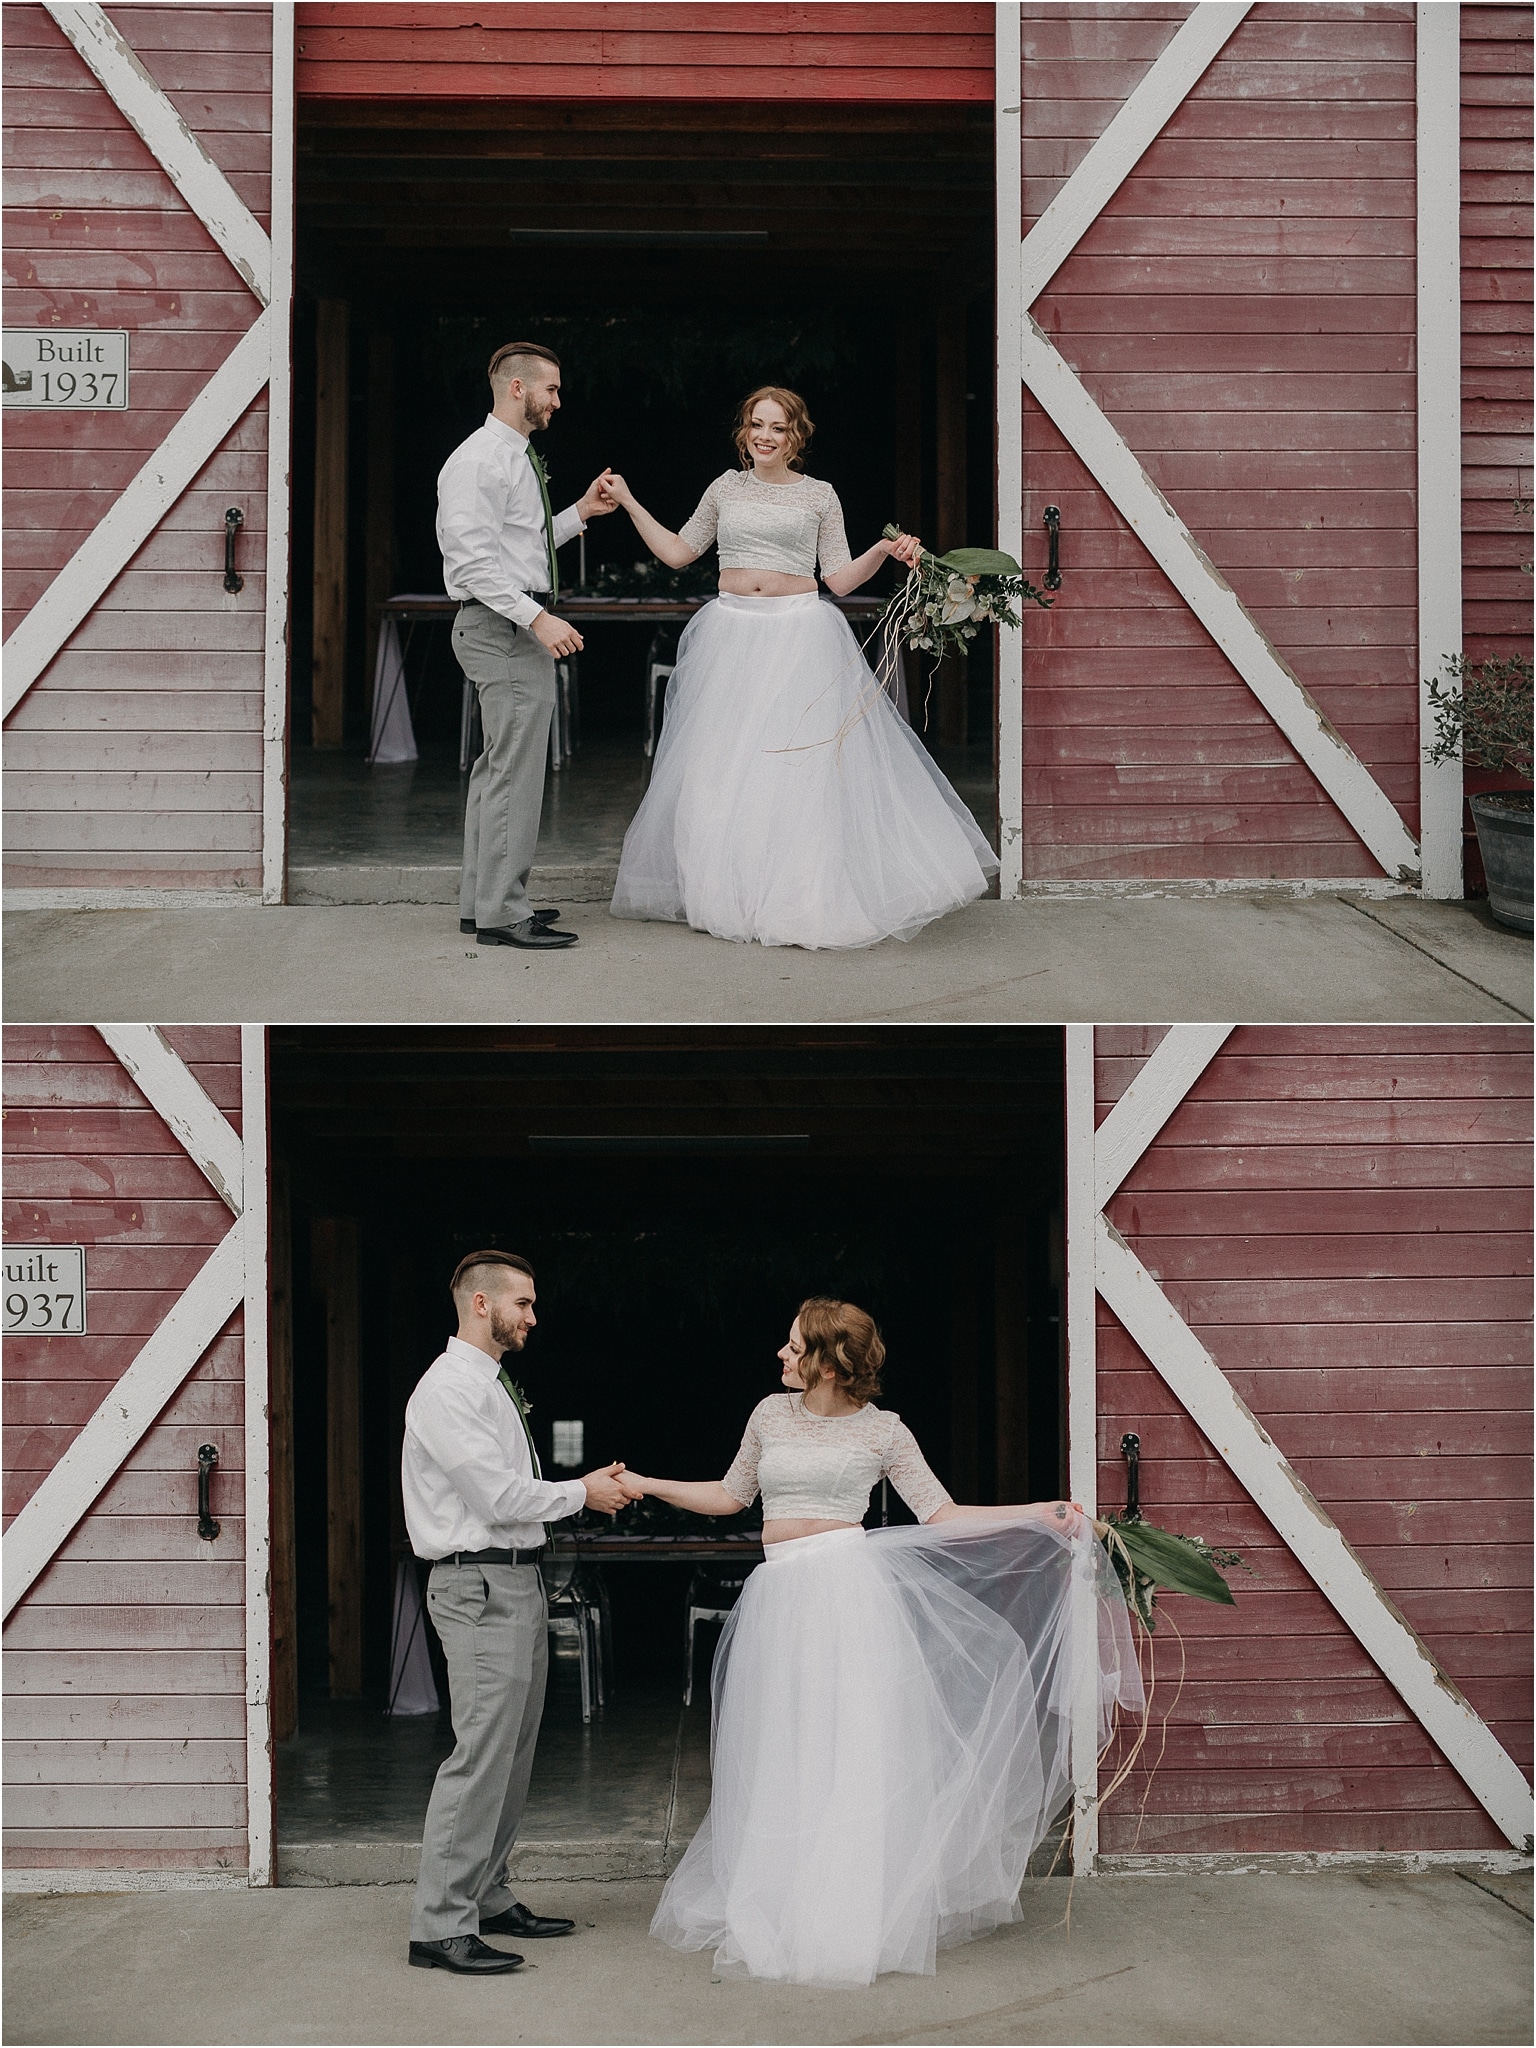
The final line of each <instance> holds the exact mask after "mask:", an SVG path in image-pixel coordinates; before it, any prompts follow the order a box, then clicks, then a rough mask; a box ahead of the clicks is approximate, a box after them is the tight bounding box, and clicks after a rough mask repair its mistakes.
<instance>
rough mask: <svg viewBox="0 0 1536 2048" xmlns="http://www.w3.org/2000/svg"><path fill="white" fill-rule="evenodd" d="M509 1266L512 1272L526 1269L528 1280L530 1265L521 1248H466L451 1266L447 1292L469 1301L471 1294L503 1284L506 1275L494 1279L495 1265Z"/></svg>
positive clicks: (483, 1291) (531, 1275)
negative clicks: (467, 1250)
mask: <svg viewBox="0 0 1536 2048" xmlns="http://www.w3.org/2000/svg"><path fill="white" fill-rule="evenodd" d="M499 1266H500V1267H506V1266H510V1267H511V1269H512V1271H513V1272H514V1273H526V1274H527V1275H528V1278H529V1279H530V1280H531V1279H532V1278H533V1277H534V1275H533V1268H532V1266H530V1265H529V1263H528V1261H527V1260H526V1259H525V1258H524V1257H523V1255H522V1253H521V1252H497V1251H486V1252H468V1253H466V1254H465V1256H464V1257H463V1258H462V1259H460V1261H459V1263H458V1264H457V1265H456V1266H455V1267H454V1269H453V1278H452V1279H451V1280H450V1281H449V1282H448V1292H449V1293H450V1294H451V1295H452V1296H453V1298H454V1300H455V1301H456V1302H461V1303H462V1302H465V1301H468V1299H469V1297H470V1296H471V1295H472V1294H489V1293H490V1292H491V1291H492V1289H493V1288H495V1287H497V1286H498V1285H500V1286H503V1287H505V1286H506V1285H507V1282H506V1280H505V1278H503V1279H502V1280H500V1281H499V1282H498V1280H497V1279H496V1269H497V1267H499Z"/></svg>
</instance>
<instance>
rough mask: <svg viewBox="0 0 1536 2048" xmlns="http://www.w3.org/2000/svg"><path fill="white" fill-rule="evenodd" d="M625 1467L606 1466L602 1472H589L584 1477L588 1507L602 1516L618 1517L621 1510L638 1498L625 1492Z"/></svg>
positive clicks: (583, 1482) (583, 1483)
mask: <svg viewBox="0 0 1536 2048" xmlns="http://www.w3.org/2000/svg"><path fill="white" fill-rule="evenodd" d="M623 1474H624V1467H623V1466H622V1465H605V1466H604V1467H603V1468H602V1470H601V1471H600V1472H588V1473H585V1474H584V1475H583V1477H582V1482H581V1483H582V1485H583V1486H584V1487H585V1488H586V1492H587V1506H588V1507H589V1508H595V1509H596V1510H597V1512H598V1514H600V1515H616V1514H617V1513H618V1512H619V1509H620V1508H625V1507H628V1506H629V1503H630V1502H631V1501H632V1500H634V1499H635V1498H637V1496H636V1495H635V1494H633V1493H629V1492H627V1491H626V1490H625V1486H624V1479H623V1476H622V1475H623Z"/></svg>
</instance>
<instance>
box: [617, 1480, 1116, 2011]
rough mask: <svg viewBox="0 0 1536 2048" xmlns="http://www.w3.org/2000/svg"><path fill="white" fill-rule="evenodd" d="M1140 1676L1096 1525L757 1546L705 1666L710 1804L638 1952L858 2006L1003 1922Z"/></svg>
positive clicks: (891, 1532) (1071, 1522)
mask: <svg viewBox="0 0 1536 2048" xmlns="http://www.w3.org/2000/svg"><path fill="white" fill-rule="evenodd" d="M1083 1684H1087V1685H1091V1686H1093V1687H1095V1688H1096V1689H1097V1697H1098V1701H1099V1713H1100V1739H1101V1746H1102V1743H1103V1741H1105V1740H1107V1738H1108V1734H1109V1728H1110V1720H1111V1716H1112V1714H1113V1710H1114V1708H1115V1706H1116V1704H1120V1705H1122V1706H1126V1707H1134V1708H1137V1709H1139V1708H1140V1705H1141V1697H1142V1695H1141V1677H1140V1673H1139V1670H1138V1668H1137V1663H1136V1657H1135V1652H1134V1649H1133V1646H1132V1641H1131V1632H1130V1624H1129V1618H1128V1616H1127V1613H1126V1608H1125V1602H1124V1600H1123V1598H1122V1597H1121V1594H1120V1589H1119V1584H1118V1581H1117V1580H1116V1579H1115V1576H1114V1572H1113V1570H1112V1569H1111V1567H1110V1566H1109V1564H1108V1561H1107V1559H1106V1558H1105V1557H1104V1553H1103V1549H1102V1546H1101V1545H1100V1544H1099V1543H1098V1541H1097V1540H1096V1539H1095V1537H1094V1535H1093V1531H1092V1526H1091V1524H1090V1523H1088V1522H1087V1521H1086V1520H1085V1519H1084V1518H1083V1516H1081V1515H1080V1514H1078V1513H1076V1512H1075V1511H1070V1510H1069V1511H1068V1514H1067V1517H1066V1519H1065V1520H1063V1521H1058V1520H1055V1519H1054V1518H1053V1517H1052V1514H1051V1511H1050V1510H1049V1509H1042V1510H1041V1511H1040V1514H1039V1516H1038V1518H1031V1519H1029V1520H1025V1521H1017V1520H1015V1521H1009V1522H992V1521H987V1522H978V1521H971V1520H964V1521H951V1522H944V1523H940V1524H939V1525H938V1526H937V1527H934V1528H927V1527H923V1528H901V1529H880V1530H875V1531H871V1532H868V1533H866V1532H865V1531H864V1530H863V1529H838V1530H833V1531H831V1532H830V1533H828V1534H826V1535H822V1536H807V1537H803V1538H801V1539H799V1540H798V1541H794V1542H789V1543H776V1544H771V1545H769V1547H768V1552H767V1559H766V1562H765V1563H764V1564H763V1565H762V1566H761V1567H760V1568H759V1569H758V1570H757V1571H755V1572H753V1574H752V1575H751V1577H750V1578H749V1579H748V1581H747V1584H746V1586H745V1588H744V1590H743V1592H742V1595H741V1599H740V1601H739V1602H738V1604H737V1606H736V1608H735V1610H734V1611H733V1613H732V1614H731V1616H730V1618H729V1620H728V1621H727V1622H726V1624H725V1628H724V1631H723V1633H722V1635H721V1639H720V1646H719V1649H718V1650H717V1652H716V1655H715V1665H714V1679H713V1686H714V1728H713V1740H712V1746H711V1763H712V1769H713V1779H714V1782H713V1793H712V1800H711V1804H710V1809H709V1812H708V1814H707V1815H706V1816H705V1819H704V1823H703V1825H702V1826H701V1827H700V1829H699V1832H698V1833H697V1835H695V1837H694V1839H693V1841H692V1842H691V1843H690V1845H689V1847H688V1849H687V1852H686V1853H685V1855H684V1857H683V1860H682V1862H681V1863H680V1864H679V1865H678V1867H677V1869H676V1870H675V1871H674V1872H673V1874H672V1876H671V1877H670V1878H669V1879H668V1881H667V1885H666V1888H665V1890H664V1891H663V1892H662V1895H661V1902H660V1904H659V1905H658V1907H657V1909H656V1915H655V1918H654V1919H653V1921H652V1923H651V1932H652V1934H654V1935H657V1936H658V1937H659V1938H660V1939H661V1940H663V1941H665V1942H669V1943H670V1944H671V1945H672V1946H673V1947H674V1948H680V1949H701V1948H713V1949H714V1951H715V1965H716V1967H717V1969H719V1970H721V1971H722V1972H724V1973H726V1974H729V1975H750V1976H753V1977H769V1978H779V1979H784V1980H788V1981H790V1982H793V1983H800V1984H836V1985H860V1984H868V1983H870V1982H871V1981H872V1980H873V1979H874V1978H875V1977H876V1976H877V1975H879V1973H880V1972H882V1971H885V1970H906V1971H913V1972H919V1973H927V1972H932V1970H933V1968H934V1956H935V1953H936V1951H937V1950H938V1949H940V1948H945V1947H948V1946H951V1945H952V1944H954V1943H957V1942H962V1941H968V1940H970V1939H972V1938H973V1937H974V1936H976V1935H978V1934H983V1933H986V1932H987V1931H988V1930H989V1929H991V1928H993V1927H997V1926H999V1925H1001V1924H1002V1923H1004V1922H1006V1921H1011V1920H1016V1919H1017V1918H1018V1917H1019V1906H1018V1894H1019V1887H1020V1885H1021V1884H1022V1882H1023V1879H1024V1876H1025V1872H1026V1868H1027V1865H1028V1862H1029V1857H1030V1854H1031V1852H1032V1851H1033V1850H1034V1849H1035V1847H1036V1846H1037V1844H1038V1843H1039V1842H1040V1841H1041V1840H1042V1839H1043V1838H1044V1836H1045V1834H1046V1832H1047V1831H1048V1829H1049V1828H1050V1826H1051V1823H1052V1822H1053V1820H1054V1819H1055V1818H1056V1817H1057V1815H1058V1814H1059V1813H1060V1812H1061V1810H1062V1808H1063V1806H1064V1805H1065V1804H1066V1802H1067V1800H1068V1799H1069V1797H1070V1794H1071V1782H1072V1780H1071V1765H1070V1756H1069V1729H1070V1724H1071V1718H1072V1707H1073V1701H1074V1699H1075V1698H1076V1697H1077V1696H1078V1688H1079V1686H1080V1685H1083Z"/></svg>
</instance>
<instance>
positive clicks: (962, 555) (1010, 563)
mask: <svg viewBox="0 0 1536 2048" xmlns="http://www.w3.org/2000/svg"><path fill="white" fill-rule="evenodd" d="M934 560H935V561H936V562H937V563H938V564H939V565H940V567H941V568H945V569H952V570H953V571H954V572H955V574H956V575H957V576H1021V575H1022V574H1023V573H1024V572H1023V570H1022V569H1021V568H1020V567H1019V565H1018V563H1017V562H1016V561H1015V560H1014V559H1013V557H1012V555H1005V554H1004V553H1003V551H1002V549H1001V548H951V549H950V551H949V553H948V554H947V555H935V556H934Z"/></svg>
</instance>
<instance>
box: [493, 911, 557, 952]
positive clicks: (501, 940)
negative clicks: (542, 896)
mask: <svg viewBox="0 0 1536 2048" xmlns="http://www.w3.org/2000/svg"><path fill="white" fill-rule="evenodd" d="M475 943H476V945H478V946H530V947H533V948H535V949H536V950H537V949H543V950H546V951H552V950H553V949H554V948H555V947H557V946H574V945H575V943H576V934H575V933H574V932H557V931H551V930H550V928H549V926H548V925H547V924H540V922H539V920H538V918H537V916H534V917H525V918H524V919H523V921H522V923H521V924H508V925H496V926H493V927H492V929H491V930H490V931H485V930H483V929H482V930H480V931H477V932H476V933H475Z"/></svg>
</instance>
